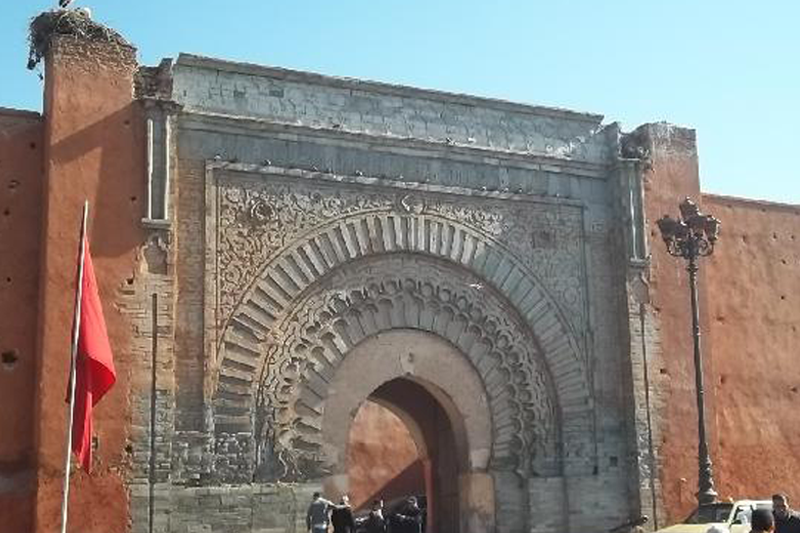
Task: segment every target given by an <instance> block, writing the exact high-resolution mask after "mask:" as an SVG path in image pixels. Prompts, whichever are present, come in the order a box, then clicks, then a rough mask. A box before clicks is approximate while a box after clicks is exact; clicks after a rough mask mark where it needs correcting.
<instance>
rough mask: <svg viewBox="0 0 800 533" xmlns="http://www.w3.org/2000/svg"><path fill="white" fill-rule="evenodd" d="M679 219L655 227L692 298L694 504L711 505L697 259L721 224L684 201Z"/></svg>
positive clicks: (706, 250) (708, 250) (714, 238)
mask: <svg viewBox="0 0 800 533" xmlns="http://www.w3.org/2000/svg"><path fill="white" fill-rule="evenodd" d="M679 208H680V212H681V216H680V218H679V219H677V220H675V219H673V218H671V217H669V216H668V215H664V216H663V217H661V218H660V219H659V220H658V222H657V224H658V229H659V230H660V231H661V236H662V237H663V239H664V243H665V244H666V245H667V251H668V252H669V254H670V255H673V256H675V257H682V258H683V259H685V260H686V261H687V266H686V270H687V271H688V272H689V289H690V291H691V296H692V338H693V340H694V375H695V392H696V395H697V429H698V440H699V443H698V453H697V460H698V468H699V470H698V477H697V487H698V490H697V501H698V503H699V504H700V505H704V504H708V503H713V502H714V501H716V499H717V491H715V490H714V478H713V476H712V473H711V456H710V455H709V453H708V442H707V440H706V416H705V402H704V400H703V356H702V354H701V352H700V312H699V309H698V303H697V270H698V258H700V257H705V256H709V255H711V254H712V253H713V252H714V244H715V243H716V242H717V237H718V236H719V227H720V222H719V220H717V219H716V218H714V217H713V216H711V215H704V214H702V213H701V212H700V208H699V207H698V206H697V204H695V203H694V202H692V201H691V200H690V199H689V198H686V199H685V200H684V201H683V202H681V204H680V206H679Z"/></svg>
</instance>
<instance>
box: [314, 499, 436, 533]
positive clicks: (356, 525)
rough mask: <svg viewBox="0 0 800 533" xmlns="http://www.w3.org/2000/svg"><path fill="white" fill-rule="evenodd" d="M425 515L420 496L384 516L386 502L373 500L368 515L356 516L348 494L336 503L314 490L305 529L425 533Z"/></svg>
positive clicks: (337, 532) (345, 532) (324, 532)
mask: <svg viewBox="0 0 800 533" xmlns="http://www.w3.org/2000/svg"><path fill="white" fill-rule="evenodd" d="M424 524H425V514H424V512H423V511H422V509H420V507H419V504H418V502H417V499H416V498H415V497H413V496H411V497H410V498H408V499H407V500H406V502H405V504H404V505H403V506H402V508H401V509H399V510H398V511H397V512H394V513H391V514H390V515H389V516H385V515H384V509H383V501H382V500H374V501H373V502H372V507H371V508H370V511H369V514H368V515H367V516H365V517H363V518H360V519H357V518H355V516H354V515H353V510H352V508H351V507H350V500H349V499H348V497H347V495H344V496H342V498H341V500H340V501H339V504H335V503H333V502H331V501H329V500H326V499H325V498H323V497H322V494H320V493H319V492H315V493H314V495H313V498H312V500H311V503H310V504H309V506H308V512H307V513H306V528H307V529H308V531H309V533H328V527H329V526H333V533H357V532H358V533H423V531H424Z"/></svg>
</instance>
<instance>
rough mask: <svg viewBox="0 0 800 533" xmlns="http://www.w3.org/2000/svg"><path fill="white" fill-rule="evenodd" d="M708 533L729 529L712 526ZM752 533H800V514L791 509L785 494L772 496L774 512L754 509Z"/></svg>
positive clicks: (751, 524) (724, 532) (725, 531)
mask: <svg viewBox="0 0 800 533" xmlns="http://www.w3.org/2000/svg"><path fill="white" fill-rule="evenodd" d="M707 533H728V531H727V529H726V528H724V527H720V526H712V527H711V528H709V530H708V532H707ZM750 533H800V514H798V513H796V512H795V511H793V510H792V509H791V508H790V507H789V498H788V497H787V496H786V495H785V494H774V495H773V496H772V510H771V511H770V510H769V509H763V508H761V509H753V513H752V514H751V515H750Z"/></svg>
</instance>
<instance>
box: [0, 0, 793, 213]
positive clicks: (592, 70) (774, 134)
mask: <svg viewBox="0 0 800 533" xmlns="http://www.w3.org/2000/svg"><path fill="white" fill-rule="evenodd" d="M3 4H4V5H3V8H2V15H0V73H2V75H0V80H2V82H0V106H5V107H14V108H25V109H34V110H40V109H41V82H40V81H39V79H38V77H37V75H36V73H34V72H29V71H27V70H26V69H25V63H26V59H27V44H26V38H27V24H28V21H29V19H30V18H31V17H32V16H34V15H35V14H37V13H38V12H39V11H42V10H44V9H48V8H51V7H53V6H55V4H56V0H51V1H49V2H45V1H40V0H6V1H5V2H3ZM73 5H75V6H86V7H89V8H91V9H92V11H93V15H94V18H95V20H98V21H100V22H102V23H105V24H107V25H109V26H111V27H113V28H115V29H117V30H119V31H120V32H121V33H122V34H123V35H124V36H125V37H127V38H128V39H129V40H130V41H131V42H132V43H134V44H135V45H136V46H137V47H138V49H139V54H140V59H141V61H142V62H143V63H145V64H156V63H158V61H159V60H160V59H161V58H162V57H175V56H176V55H177V54H178V53H180V52H188V53H194V54H199V55H207V56H212V57H219V58H224V59H233V60H240V61H247V62H251V63H260V64H266V65H274V66H281V67H287V68H294V69H300V70H310V71H315V72H320V73H323V74H331V75H338V76H352V77H358V78H366V79H371V80H377V81H385V82H391V83H401V84H406V85H413V86H419V87H424V88H434V89H441V90H447V91H454V92H463V93H470V94H476V95H482V96H491V97H496V98H504V99H508V100H514V101H519V102H525V103H532V104H541V105H549V106H556V107H565V108H570V109H575V110H578V111H589V112H594V113H601V114H603V115H605V117H606V119H605V120H606V122H613V121H619V122H621V123H622V125H623V127H624V128H625V129H626V130H630V129H633V128H635V127H636V126H638V125H639V124H641V123H644V122H653V121H661V120H666V121H668V122H672V123H674V124H678V125H682V126H689V127H693V128H695V129H696V130H697V135H698V145H699V151H700V176H701V183H702V186H703V189H704V190H705V191H707V192H714V193H719V194H727V195H734V196H745V197H751V198H759V199H767V200H773V201H778V202H788V203H795V204H800V171H798V165H797V163H796V160H795V158H796V156H797V155H800V147H799V146H798V144H800V135H798V130H797V128H798V127H800V1H797V0H758V1H756V0H748V1H738V0H670V1H667V0H660V1H656V0H638V1H621V0H620V1H617V0H605V1H603V0H583V1H579V0H573V1H558V0H550V1H548V2H541V1H539V2H537V1H535V0H516V1H510V0H487V1H483V2H477V1H473V0H460V1H456V0H403V1H398V0H283V1H277V0H222V1H220V0H214V1H212V0H194V1H191V2H190V1H188V0H138V1H134V0H127V1H123V0H91V1H90V0H85V1H84V0H76V1H75V3H74V4H73Z"/></svg>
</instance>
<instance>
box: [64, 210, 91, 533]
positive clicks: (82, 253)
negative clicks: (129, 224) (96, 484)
mask: <svg viewBox="0 0 800 533" xmlns="http://www.w3.org/2000/svg"><path fill="white" fill-rule="evenodd" d="M88 216H89V201H88V200H85V201H84V202H83V217H82V218H81V235H80V243H79V244H78V250H79V251H78V286H77V287H76V289H75V317H74V319H73V321H72V347H71V350H70V365H69V423H68V425H67V446H66V448H67V453H66V455H67V458H66V459H65V464H64V495H63V498H62V500H61V533H66V531H67V511H68V509H69V471H70V468H71V467H72V430H73V427H74V425H75V376H76V374H77V363H78V336H79V333H80V327H81V299H82V297H83V265H84V260H85V258H86V219H87V217H88Z"/></svg>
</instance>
